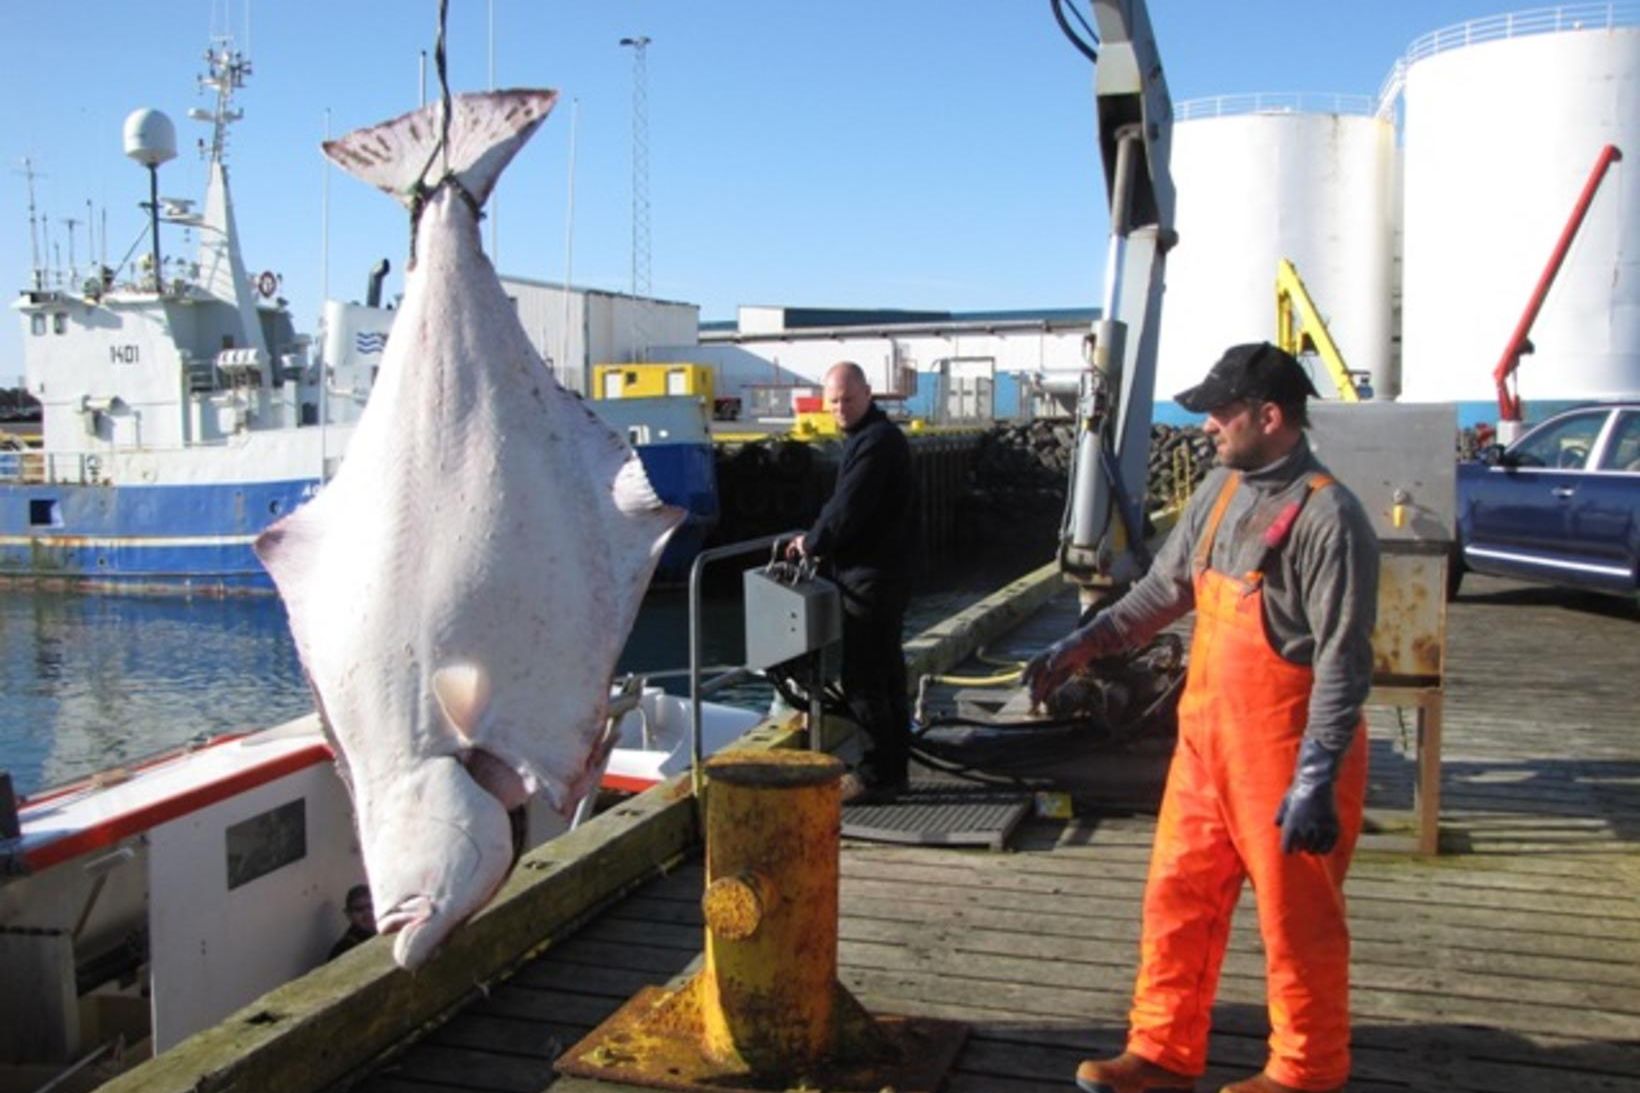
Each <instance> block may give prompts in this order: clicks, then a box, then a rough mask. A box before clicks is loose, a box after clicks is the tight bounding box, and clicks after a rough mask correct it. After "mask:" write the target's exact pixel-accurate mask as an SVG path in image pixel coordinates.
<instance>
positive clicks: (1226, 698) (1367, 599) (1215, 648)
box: [1025, 343, 1378, 1093]
mask: <svg viewBox="0 0 1640 1093" xmlns="http://www.w3.org/2000/svg"><path fill="white" fill-rule="evenodd" d="M1315 393H1316V392H1315V388H1314V386H1313V385H1312V384H1311V383H1310V379H1309V377H1308V376H1307V375H1306V374H1305V372H1304V370H1303V368H1302V367H1301V366H1300V365H1299V363H1298V362H1297V361H1296V360H1294V359H1293V358H1292V356H1290V355H1289V354H1287V353H1285V352H1283V351H1281V350H1280V349H1277V348H1276V347H1275V346H1273V345H1270V344H1268V343H1257V344H1251V345H1238V346H1234V347H1232V348H1231V349H1229V350H1228V351H1227V352H1226V353H1225V354H1224V356H1223V357H1222V358H1221V359H1220V360H1219V362H1218V363H1217V364H1215V365H1214V366H1213V368H1212V370H1211V371H1210V372H1209V373H1208V375H1207V378H1206V379H1205V380H1204V381H1203V382H1202V383H1200V384H1198V385H1197V386H1195V387H1193V388H1191V389H1190V390H1188V391H1184V392H1182V393H1180V394H1179V395H1177V396H1176V398H1177V400H1178V402H1179V403H1180V404H1181V405H1183V406H1184V407H1185V408H1187V409H1189V410H1192V411H1195V412H1198V413H1206V414H1207V415H1208V416H1207V423H1206V425H1205V426H1204V428H1205V430H1206V432H1207V434H1208V435H1209V436H1210V437H1212V438H1213V441H1214V444H1215V446H1216V448H1217V452H1218V461H1219V464H1220V467H1219V468H1218V469H1215V470H1214V471H1213V472H1212V474H1210V475H1209V476H1208V478H1207V480H1206V481H1205V482H1203V483H1202V486H1201V488H1200V489H1199V490H1197V492H1196V494H1195V496H1194V497H1193V498H1192V499H1191V502H1190V504H1189V506H1188V507H1187V509H1186V511H1185V514H1184V517H1183V518H1182V519H1181V521H1180V523H1179V526H1178V527H1177V528H1176V529H1175V530H1174V533H1173V534H1172V535H1171V536H1170V537H1169V539H1168V541H1167V543H1166V544H1165V546H1164V547H1163V548H1162V550H1161V552H1160V553H1159V554H1158V556H1157V558H1156V562H1155V564H1154V565H1153V566H1152V567H1151V569H1150V572H1149V573H1147V574H1146V575H1145V577H1144V578H1143V579H1142V580H1140V581H1139V582H1138V583H1136V584H1135V585H1134V586H1133V588H1132V589H1131V590H1129V592H1128V594H1127V595H1126V596H1124V597H1122V599H1121V600H1119V601H1118V602H1117V603H1115V604H1113V605H1112V606H1110V607H1109V608H1107V609H1105V610H1104V611H1101V612H1100V613H1099V614H1098V615H1096V616H1095V617H1094V618H1093V620H1092V621H1091V622H1089V623H1088V624H1087V625H1086V626H1084V627H1082V628H1081V629H1079V630H1077V631H1075V632H1074V633H1072V634H1071V635H1070V636H1068V637H1066V638H1064V639H1063V640H1061V641H1059V642H1056V643H1055V644H1054V645H1053V646H1051V647H1049V648H1048V649H1046V650H1044V651H1043V652H1042V653H1041V654H1039V655H1038V656H1037V657H1035V658H1034V659H1033V660H1032V661H1031V663H1030V664H1029V665H1028V666H1027V667H1026V672H1025V682H1026V684H1027V686H1029V687H1030V689H1031V698H1032V700H1033V701H1034V702H1040V701H1042V700H1043V699H1044V698H1045V697H1046V696H1047V695H1049V694H1051V693H1052V692H1053V691H1054V690H1055V689H1056V688H1057V687H1058V686H1059V684H1060V683H1062V682H1064V680H1065V679H1066V678H1067V677H1068V676H1069V675H1070V674H1071V673H1073V672H1075V671H1076V670H1078V669H1080V668H1082V667H1083V666H1085V665H1087V664H1089V663H1090V662H1092V661H1094V660H1097V659H1098V658H1100V657H1103V656H1108V655H1111V654H1113V653H1116V652H1119V651H1121V650H1123V649H1126V648H1131V647H1134V646H1138V645H1141V644H1143V643H1144V642H1146V641H1148V640H1149V639H1150V638H1151V637H1152V636H1153V635H1154V634H1155V633H1156V632H1157V631H1158V630H1160V629H1161V628H1162V627H1164V626H1166V625H1167V624H1168V623H1170V622H1172V621H1174V620H1175V619H1177V618H1179V617H1180V616H1182V615H1183V614H1185V613H1186V612H1187V611H1189V610H1190V609H1191V608H1194V609H1195V611H1196V621H1195V634H1194V637H1193V638H1192V641H1191V647H1190V668H1189V674H1188V676H1187V677H1186V681H1185V690H1184V695H1183V697H1182V698H1181V699H1180V702H1179V740H1178V745H1177V747H1176V748H1175V750H1174V755H1173V762H1172V766H1171V767H1170V769H1169V771H1168V778H1167V789H1166V791H1165V792H1164V794H1163V797H1162V807H1161V813H1160V815H1159V816H1158V818H1157V823H1156V841H1155V846H1154V848H1153V850H1152V852H1151V862H1150V875H1149V879H1148V881H1147V882H1146V887H1145V901H1144V929H1143V939H1142V942H1141V946H1140V963H1139V975H1138V982H1137V984H1136V986H1135V988H1134V996H1133V1009H1132V1011H1131V1013H1130V1015H1129V1030H1128V1038H1127V1050H1126V1051H1125V1052H1123V1053H1122V1054H1121V1055H1119V1056H1117V1057H1115V1058H1113V1059H1101V1060H1088V1061H1086V1062H1084V1063H1082V1065H1081V1066H1080V1067H1079V1068H1078V1070H1077V1073H1076V1084H1077V1086H1078V1087H1079V1088H1080V1089H1082V1090H1085V1091H1086V1093H1146V1091H1151V1093H1173V1091H1181V1093H1182V1091H1187V1090H1191V1089H1193V1088H1194V1082H1195V1079H1196V1078H1197V1077H1199V1076H1200V1075H1201V1074H1202V1072H1203V1071H1204V1070H1205V1069H1206V1067H1207V1035H1208V1026H1209V1019H1210V1014H1211V1010H1212V1006H1213V997H1214V993H1215V991H1216V989H1217V986H1218V976H1219V967H1220V965H1221V964H1222V963H1223V960H1224V952H1225V945H1226V942H1227V940H1228V938H1229V935H1230V918H1231V914H1232V912H1233V911H1234V909H1235V905H1236V900H1237V898H1238V896H1239V895H1240V892H1241V887H1242V882H1243V880H1251V881H1252V884H1253V890H1254V892H1255V894H1256V896H1257V901H1258V917H1259V930H1260V933H1261V934H1262V935H1263V938H1264V948H1265V953H1266V963H1267V971H1268V983H1269V1009H1270V1040H1269V1058H1268V1061H1267V1063H1266V1064H1265V1067H1264V1070H1263V1072H1262V1073H1260V1074H1257V1075H1255V1076H1253V1077H1251V1078H1249V1079H1246V1080H1245V1081H1240V1082H1235V1083H1232V1084H1231V1085H1227V1086H1224V1087H1223V1089H1222V1090H1221V1093H1287V1091H1290V1090H1318V1091H1321V1090H1338V1089H1342V1088H1343V1085H1344V1082H1345V1081H1346V1079H1347V1078H1348V1077H1349V1069H1350V1056H1349V1041H1350V1032H1349V959H1350V941H1349V926H1348V923H1347V921H1346V917H1345V909H1344V893H1343V885H1344V874H1345V871H1346V870H1347V869H1348V867H1349V861H1350V855H1351V852H1352V851H1353V850H1354V848H1355V841H1356V838H1357V836H1358V835H1359V834H1360V831H1361V810H1362V799H1363V797H1364V795H1365V788H1366V775H1367V765H1366V759H1367V754H1366V730H1365V725H1364V723H1363V721H1362V718H1361V705H1362V703H1363V702H1364V701H1365V699H1366V697H1367V690H1368V688H1369V686H1370V684H1371V678H1372V647H1371V636H1372V627H1373V621H1374V615H1375V611H1376V606H1377V596H1378V544H1377V536H1376V535H1375V533H1374V532H1373V530H1372V526H1371V523H1370V522H1369V520H1368V518H1367V515H1366V512H1365V511H1364V510H1363V509H1362V507H1361V504H1360V502H1358V501H1357V500H1356V499H1355V497H1354V496H1353V495H1352V494H1351V493H1350V492H1349V491H1348V490H1346V489H1345V488H1344V487H1343V486H1341V485H1339V484H1338V483H1337V482H1335V481H1334V480H1333V479H1332V477H1331V476H1330V475H1328V473H1327V471H1326V469H1325V468H1324V467H1322V466H1321V464H1320V463H1319V462H1318V461H1317V460H1316V458H1315V456H1314V455H1313V454H1312V453H1311V451H1310V446H1309V443H1308V441H1307V440H1306V439H1305V436H1304V429H1305V427H1306V426H1307V425H1308V423H1309V419H1308V415H1307V413H1306V399H1307V398H1308V397H1309V396H1312V395H1314V394H1315Z"/></svg>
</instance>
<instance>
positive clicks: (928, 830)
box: [843, 781, 1031, 850]
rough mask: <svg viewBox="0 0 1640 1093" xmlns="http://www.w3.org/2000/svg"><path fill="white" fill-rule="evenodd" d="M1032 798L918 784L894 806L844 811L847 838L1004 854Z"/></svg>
mask: <svg viewBox="0 0 1640 1093" xmlns="http://www.w3.org/2000/svg"><path fill="white" fill-rule="evenodd" d="M1030 810H1031V797H1030V795H1029V794H1022V793H1017V792H1012V791H1008V790H998V789H993V788H991V787H988V786H979V785H970V784H965V783H962V782H936V781H928V782H923V781H914V782H912V783H911V784H910V786H908V787H907V788H906V789H905V790H903V791H902V792H900V793H898V794H896V795H895V796H894V797H893V798H892V799H890V800H884V801H871V802H865V803H858V804H847V805H844V806H843V838H845V839H863V840H866V841H868V842H879V843H899V844H902V845H907V846H978V847H984V848H986V849H989V850H1001V849H1003V848H1004V847H1005V846H1006V845H1007V843H1008V836H1009V835H1011V834H1013V831H1014V828H1016V827H1018V826H1019V822H1020V821H1021V820H1023V819H1024V818H1025V816H1026V814H1027V813H1028V812H1030Z"/></svg>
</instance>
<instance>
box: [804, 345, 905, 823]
mask: <svg viewBox="0 0 1640 1093" xmlns="http://www.w3.org/2000/svg"><path fill="white" fill-rule="evenodd" d="M825 395H826V408H827V409H828V410H830V411H831V414H832V417H833V418H834V419H835V420H836V421H837V424H838V426H839V427H840V428H841V429H842V430H843V433H844V435H845V436H846V437H847V438H848V439H847V441H846V442H845V443H844V445H843V460H842V463H841V464H840V465H839V467H838V469H837V488H836V490H835V491H834V492H833V493H832V495H831V499H830V500H829V501H827V502H826V504H825V507H823V508H822V509H821V510H820V515H819V516H818V517H817V518H816V519H815V522H814V526H813V527H812V528H810V529H809V530H808V531H807V532H806V533H804V534H803V535H799V536H798V537H797V538H796V539H795V540H793V541H792V543H791V545H790V546H789V547H788V548H787V554H788V555H789V556H791V557H797V556H799V555H804V556H807V555H812V556H816V557H819V558H822V559H825V560H826V561H829V562H830V563H831V567H832V573H833V576H834V577H835V578H836V580H837V584H838V587H839V589H840V590H841V592H842V597H843V692H844V694H845V695H846V696H847V698H848V704H849V709H850V710H851V711H852V712H853V715H854V719H855V721H857V722H858V723H859V725H860V727H861V728H862V729H864V730H865V733H866V736H867V738H868V740H869V743H868V745H867V749H866V753H865V756H864V757H863V759H862V760H861V763H860V769H859V770H858V771H857V772H855V773H854V774H852V775H850V776H848V777H847V778H845V779H844V786H843V796H844V799H845V800H848V799H850V798H855V797H859V796H860V795H861V794H862V793H865V792H871V793H873V794H874V795H876V794H884V795H886V794H889V793H892V792H893V791H895V790H898V789H903V788H904V787H905V784H906V765H907V762H908V761H909V758H910V744H911V713H910V709H909V707H908V705H907V702H906V681H905V658H904V653H903V651H902V649H901V645H900V631H901V628H902V626H903V625H904V622H905V607H906V600H907V599H908V598H909V596H910V584H911V551H912V544H913V540H914V538H915V534H914V533H915V528H916V498H915V492H916V491H915V484H914V481H913V479H912V475H911V446H910V445H909V444H907V443H906V439H905V434H904V433H902V432H900V428H899V426H897V425H895V424H894V423H893V422H892V421H889V420H888V416H887V415H886V414H884V413H883V412H882V410H880V409H879V408H878V407H877V404H876V403H874V402H873V401H872V399H871V387H870V385H869V384H867V383H866V376H865V373H864V372H862V371H861V370H860V366H859V365H858V364H855V363H854V362H853V361H842V362H839V363H838V364H834V365H832V366H831V368H830V369H829V370H828V371H827V372H826V380H825Z"/></svg>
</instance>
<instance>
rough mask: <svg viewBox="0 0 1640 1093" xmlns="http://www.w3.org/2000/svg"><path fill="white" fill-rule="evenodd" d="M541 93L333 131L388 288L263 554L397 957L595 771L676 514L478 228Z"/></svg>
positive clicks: (543, 105)
mask: <svg viewBox="0 0 1640 1093" xmlns="http://www.w3.org/2000/svg"><path fill="white" fill-rule="evenodd" d="M554 98H555V93H554V92H551V91H530V90H520V91H498V92H491V93H487V94H473V95H461V96H457V97H455V98H454V99H453V101H452V104H451V110H450V116H449V120H448V125H446V124H445V119H444V107H443V104H442V103H434V104H432V105H430V106H428V107H426V108H425V109H422V110H419V111H417V112H415V113H412V114H407V115H405V116H403V117H401V118H398V119H396V120H394V121H390V122H387V123H384V124H382V125H378V126H375V127H372V128H369V129H363V130H360V131H358V132H355V133H352V134H350V135H348V136H346V137H343V138H341V139H339V140H336V141H331V142H328V143H327V144H326V145H325V152H326V154H327V155H329V156H330V158H331V159H332V160H334V161H335V162H336V163H337V164H339V165H340V166H341V167H343V168H345V169H346V170H348V171H349V172H351V173H352V174H354V175H356V176H358V177H359V178H361V179H363V180H365V181H367V182H370V183H372V184H373V185H375V186H377V187H379V188H381V189H383V190H386V191H387V192H388V193H390V194H392V195H393V196H394V197H396V198H398V199H399V200H400V201H402V202H403V203H404V204H405V205H406V206H407V207H409V208H410V209H411V213H412V260H411V265H410V269H409V272H408V274H407V276H406V281H405V293H404V299H403V303H402V305H401V307H400V309H399V314H398V317H397V319H396V321H395V322H394V324H393V332H392V335H391V337H390V338H389V339H388V343H387V348H386V351H385V353H384V354H383V357H382V363H381V369H380V372H379V374H378V377H377V380H376V384H375V387H374V389H373V390H372V392H371V395H370V400H369V403H368V404H367V406H366V408H365V411H364V413H363V415H362V416H361V418H360V420H359V422H358V425H357V427H356V429H355V431H354V434H353V438H352V440H351V442H350V443H349V446H348V449H347V455H346V458H345V459H344V460H343V462H342V465H341V469H340V471H339V472H338V473H337V475H336V477H335V478H334V479H333V480H332V481H331V482H330V483H328V484H327V485H326V486H325V487H324V488H323V489H322V490H321V491H320V492H319V494H318V496H317V497H315V498H314V499H313V500H312V501H310V502H309V503H308V504H306V505H304V506H302V507H301V508H300V509H298V510H296V511H295V512H293V513H292V514H291V515H289V516H288V517H286V518H285V519H283V520H280V521H279V522H278V523H276V524H274V525H273V526H271V527H270V528H268V529H267V530H266V531H265V532H263V533H262V535H261V536H260V537H259V538H258V539H257V541H256V544H255V546H256V553H257V555H258V557H260V558H261V560H262V563H263V565H264V566H266V567H267V570H268V572H269V573H270V574H271V575H272V577H273V581H274V584H275V586H276V587H277V588H278V591H279V595H280V596H281V597H282V598H283V600H284V602H285V606H286V609H287V612H288V614H289V616H290V627H291V633H292V635H293V636H294V638H295V642H296V649H297V652H298V654H299V655H300V657H301V660H302V665H303V667H304V668H305V669H306V671H307V675H308V678H309V680H310V682H311V684H312V687H313V691H314V695H315V701H316V703H317V705H318V708H319V714H320V717H321V719H322V720H323V722H324V724H325V726H326V729H327V732H328V733H329V734H330V737H331V741H332V743H333V745H334V746H335V749H336V751H337V763H338V765H339V767H340V769H341V773H342V775H343V777H344V779H345V780H346V781H347V782H348V785H349V787H350V789H351V792H352V795H353V804H354V813H355V816H356V820H357V823H358V833H359V839H360V843H361V846H362V848H363V853H364V862H365V869H366V872H367V874H368V875H369V879H370V889H371V895H372V897H373V900H374V903H375V906H376V912H377V915H378V927H379V928H380V929H381V930H382V931H383V932H388V931H393V930H397V931H398V936H397V937H396V938H395V941H394V946H393V955H394V957H395V958H396V959H397V961H398V962H399V964H401V965H403V966H404V967H414V966H416V965H418V964H420V963H421V962H422V961H424V960H425V959H426V958H427V957H428V955H429V954H430V953H431V952H432V951H433V950H434V949H435V948H436V947H437V946H438V944H439V942H440V941H442V940H443V938H445V937H446V936H447V935H448V934H449V932H450V931H451V929H453V928H454V927H455V926H456V924H458V923H459V922H461V921H462V920H464V919H465V918H466V917H467V916H468V915H470V914H472V913H473V912H474V911H475V910H477V909H478V908H480V907H482V906H483V905H484V903H485V902H486V901H488V900H489V898H490V896H491V895H492V894H494V892H495V891H496V889H497V888H498V887H499V886H500V884H501V882H502V881H503V880H504V879H505V877H506V875H507V873H508V871H509V870H510V869H511V867H512V862H513V840H512V834H511V826H510V824H509V820H508V811H509V810H511V809H514V808H516V807H518V806H520V805H521V804H522V803H523V802H524V801H525V800H526V799H527V798H528V797H529V796H530V795H531V794H535V793H541V794H545V795H546V798H547V800H548V801H549V803H550V804H551V805H552V807H553V808H554V809H556V810H557V811H558V812H559V813H561V814H563V815H564V816H566V817H567V816H568V815H569V814H570V813H571V812H572V811H573V809H574V807H575V805H576V803H577V802H578V801H580V799H581V798H582V797H584V796H585V795H586V794H587V793H588V792H589V791H591V790H592V789H593V788H594V787H595V784H596V782H597V779H598V776H599V772H600V769H601V766H602V762H603V759H604V756H603V755H601V754H595V752H597V751H598V750H599V748H598V741H599V739H600V736H601V731H602V728H603V724H604V719H605V710H606V706H607V704H608V700H609V686H610V677H611V675H612V673H613V671H614V667H615V662H616V658H617V657H618V655H619V654H620V651H621V648H622V646H623V645H624V644H625V641H626V637H627V633H628V631H629V630H630V629H631V627H632V623H633V620H634V619H635V618H636V616H637V612H638V606H639V602H640V601H641V600H642V598H643V594H644V590H645V588H646V587H647V585H648V583H649V578H650V576H651V574H652V573H653V572H654V569H655V564H656V562H657V561H658V559H659V557H660V553H661V549H662V547H663V546H664V545H665V543H666V539H667V536H668V535H670V534H671V532H672V530H673V529H674V528H675V527H677V525H678V524H679V523H680V522H681V521H682V519H683V516H684V513H683V512H682V510H680V509H677V508H674V507H671V506H668V505H665V504H663V503H662V502H661V501H660V499H659V498H658V497H657V496H656V494H655V491H654V490H653V489H652V488H651V486H650V483H649V480H648V478H647V477H646V476H645V474H644V471H643V467H642V464H641V463H640V462H639V461H638V457H637V456H636V455H635V454H634V453H633V451H632V449H631V448H630V447H629V446H628V444H627V442H626V441H625V440H624V439H623V438H622V437H620V436H618V435H617V434H615V433H614V432H612V431H611V430H610V429H609V428H608V426H606V425H604V424H603V423H602V422H601V421H599V420H598V418H596V417H595V416H594V415H593V414H592V413H591V412H590V411H589V410H588V409H587V408H586V407H585V406H584V405H583V404H582V403H581V401H580V400H579V399H578V398H577V397H576V396H575V395H573V394H571V393H569V392H566V391H565V390H564V389H563V388H561V387H560V386H559V385H558V383H557V382H556V381H555V380H554V378H553V376H552V373H551V371H550V370H549V369H548V368H547V367H546V366H545V365H544V364H543V362H542V360H541V358H540V356H539V355H537V354H536V352H535V350H534V349H533V348H532V346H531V344H530V341H529V339H528V337H527V336H526V335H525V333H524V330H523V328H522V327H521V326H520V325H519V322H518V319H517V317H516V314H515V312H514V309H513V305H512V304H511V302H510V301H509V300H508V299H507V297H506V295H505V294H504V292H503V291H502V288H501V284H500V282H499V281H498V280H497V279H496V275H495V271H494V269H492V268H491V266H490V263H489V261H488V259H486V258H485V256H484V254H483V251H482V248H481V247H480V243H479V229H478V222H479V210H480V209H482V207H483V205H484V201H485V199H486V198H487V197H488V196H489V194H490V191H491V189H492V188H493V187H494V185H495V181H496V178H497V177H498V176H499V175H500V173H501V171H502V169H503V168H504V167H505V166H506V165H507V163H508V161H509V160H511V159H512V157H513V154H514V153H515V152H516V151H517V150H518V149H519V147H520V146H522V145H523V143H524V142H525V141H526V140H527V139H528V138H529V136H530V134H531V133H532V132H534V130H535V129H536V127H537V126H538V125H539V124H540V123H541V121H542V120H543V119H544V118H545V117H546V115H547V112H548V111H549V110H550V109H551V107H552V104H553V100H554Z"/></svg>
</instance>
